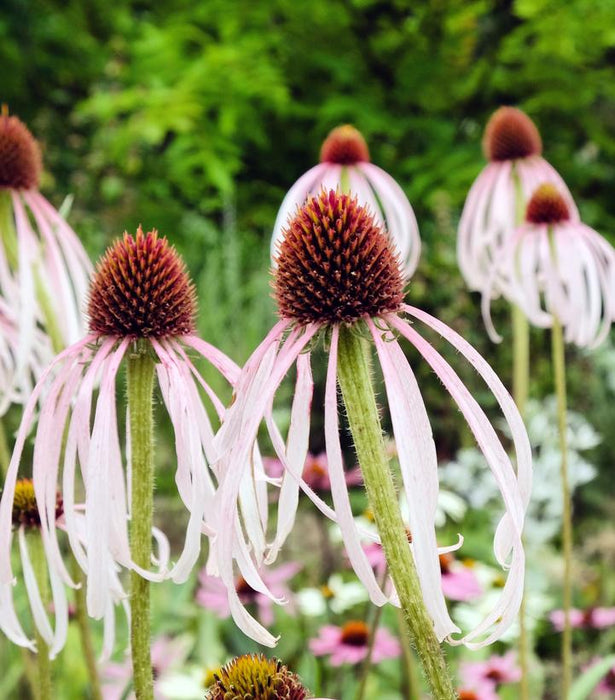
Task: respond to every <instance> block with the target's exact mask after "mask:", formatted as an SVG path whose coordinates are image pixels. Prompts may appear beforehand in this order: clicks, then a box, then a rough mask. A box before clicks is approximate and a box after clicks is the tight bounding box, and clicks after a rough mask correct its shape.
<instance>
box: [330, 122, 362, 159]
mask: <svg viewBox="0 0 615 700" xmlns="http://www.w3.org/2000/svg"><path fill="white" fill-rule="evenodd" d="M320 162H321V163H337V164H338V165H355V164H356V163H369V149H368V147H367V143H366V142H365V139H364V138H363V134H362V133H361V132H360V131H359V130H358V129H355V127H354V126H351V125H350V124H344V125H343V126H338V127H336V128H335V129H333V130H332V131H331V132H330V133H329V135H328V136H327V138H326V139H325V140H324V142H323V144H322V147H321V149H320Z"/></svg>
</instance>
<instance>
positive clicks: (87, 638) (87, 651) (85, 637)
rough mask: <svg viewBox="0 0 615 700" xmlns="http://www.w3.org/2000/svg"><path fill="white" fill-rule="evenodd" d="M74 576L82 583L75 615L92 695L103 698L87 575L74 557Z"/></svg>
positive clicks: (76, 591) (76, 600) (77, 597)
mask: <svg viewBox="0 0 615 700" xmlns="http://www.w3.org/2000/svg"><path fill="white" fill-rule="evenodd" d="M73 577H74V579H75V581H78V582H79V583H81V586H80V587H79V588H76V589H75V617H76V618H77V625H78V627H79V635H80V636H81V651H82V653H83V657H84V659H85V665H86V668H87V671H88V677H89V679H90V695H91V697H92V700H102V691H101V688H100V678H99V676H98V665H97V664H96V654H95V653H94V645H93V644H92V631H91V629H90V625H89V623H88V613H87V607H86V601H85V576H84V575H83V572H82V571H81V569H80V568H79V565H78V564H77V560H76V559H74V558H73Z"/></svg>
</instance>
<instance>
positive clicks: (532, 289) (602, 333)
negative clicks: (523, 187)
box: [482, 183, 615, 347]
mask: <svg viewBox="0 0 615 700" xmlns="http://www.w3.org/2000/svg"><path fill="white" fill-rule="evenodd" d="M482 292H483V296H482V310H483V318H484V319H485V324H486V326H487V330H488V332H489V335H490V337H491V338H492V339H493V340H494V341H496V342H497V341H499V340H501V338H500V336H499V335H498V333H497V332H496V330H495V328H494V327H493V323H492V321H491V315H490V304H491V299H492V298H493V297H495V296H498V295H500V294H501V295H502V296H504V297H505V298H506V299H507V300H508V301H510V302H511V303H514V304H516V305H517V306H518V307H519V308H520V309H521V310H522V311H523V313H524V314H525V316H526V317H527V318H528V320H529V321H530V323H532V324H534V325H535V326H539V327H542V328H550V327H551V326H553V319H554V317H555V318H557V320H558V321H559V323H561V325H562V327H563V329H564V338H565V340H566V341H568V342H571V343H575V344H576V345H578V346H580V347H595V346H597V345H599V344H600V343H601V342H602V341H603V340H604V339H605V338H606V336H607V334H608V332H609V329H610V327H611V322H612V320H613V317H614V314H615V250H614V249H613V247H612V246H611V245H610V244H609V243H608V242H607V241H606V240H605V239H604V238H603V237H602V236H601V235H600V234H599V233H597V232H596V231H594V230H593V229H591V228H590V227H589V226H586V225H585V224H583V223H582V222H581V221H579V220H578V218H577V217H575V216H572V214H571V211H570V208H569V204H568V202H567V200H566V197H565V196H564V194H563V193H562V192H561V191H560V190H558V189H557V188H556V187H555V186H554V185H552V184H549V183H544V184H541V185H540V186H539V187H537V189H536V190H535V191H534V192H533V194H532V196H531V198H530V201H529V202H528V205H527V209H526V212H525V222H524V223H523V224H522V225H521V226H519V227H518V228H517V229H516V230H515V231H514V232H513V234H512V235H511V236H510V237H509V238H508V240H507V241H506V242H505V243H504V245H503V246H502V247H501V249H500V252H499V254H498V256H497V259H496V260H494V261H493V265H492V269H491V272H490V274H489V277H488V279H487V282H486V284H485V285H484V287H483V290H482Z"/></svg>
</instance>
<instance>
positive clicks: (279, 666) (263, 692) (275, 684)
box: [206, 654, 308, 700]
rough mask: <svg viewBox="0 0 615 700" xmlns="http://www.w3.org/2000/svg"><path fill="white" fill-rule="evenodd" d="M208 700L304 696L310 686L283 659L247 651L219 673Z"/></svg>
mask: <svg viewBox="0 0 615 700" xmlns="http://www.w3.org/2000/svg"><path fill="white" fill-rule="evenodd" d="M206 697H207V699H208V700H304V698H307V697H308V695H307V690H306V688H305V687H304V686H303V684H302V683H301V681H300V680H299V677H298V676H297V675H296V674H294V673H292V672H291V671H289V670H288V668H287V667H286V666H284V664H283V663H282V662H281V661H278V660H277V659H268V658H266V657H265V656H263V655H262V654H245V655H244V656H238V657H237V658H235V659H233V660H232V661H229V663H228V664H226V665H225V666H223V667H222V668H221V669H220V671H218V673H216V674H215V682H214V684H213V685H212V686H210V688H209V690H208V691H207V696H206Z"/></svg>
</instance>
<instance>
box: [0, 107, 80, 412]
mask: <svg viewBox="0 0 615 700" xmlns="http://www.w3.org/2000/svg"><path fill="white" fill-rule="evenodd" d="M41 172H42V161H41V153H40V148H39V146H38V144H37V142H36V141H35V139H34V137H33V136H32V134H31V133H30V131H29V130H28V129H27V127H26V126H25V125H24V124H23V123H22V122H21V121H20V120H19V119H18V118H17V117H12V116H11V117H10V116H8V113H7V111H6V108H3V110H2V113H1V114H0V212H1V214H2V215H1V216H0V241H1V243H0V295H1V296H2V298H3V300H4V301H5V302H6V305H7V306H8V308H9V309H10V310H11V313H12V314H14V323H15V325H16V328H17V332H16V334H15V342H14V347H13V348H12V351H11V352H12V354H13V355H14V357H15V358H16V359H15V368H14V372H12V373H11V374H10V375H9V380H10V381H8V380H7V382H3V384H4V385H3V386H0V413H1V412H3V411H4V410H6V408H7V406H8V405H9V404H10V403H11V402H12V401H22V402H23V401H24V397H27V396H28V395H29V393H30V391H31V388H32V379H33V380H34V381H36V380H37V379H38V377H39V376H40V365H41V362H40V360H41V358H44V360H43V364H47V362H49V361H50V360H51V358H52V357H53V353H52V350H51V348H52V345H53V346H54V347H55V349H56V350H58V349H60V348H63V347H65V346H66V345H68V344H69V343H71V342H74V341H75V340H77V338H79V337H81V336H82V334H83V330H84V324H83V318H82V314H81V311H82V306H83V303H84V301H85V294H86V291H87V287H88V280H89V276H90V272H91V263H90V261H89V258H88V256H87V254H86V252H85V250H84V249H83V246H82V245H81V243H80V241H79V239H78V238H77V236H76V234H75V233H74V231H73V230H72V229H71V228H70V227H69V226H68V224H67V223H66V221H64V219H63V218H62V217H61V216H60V214H59V213H58V212H57V211H56V210H55V209H54V208H53V207H52V206H51V204H50V203H49V202H48V201H47V200H46V199H45V198H44V197H43V196H42V195H41V194H40V192H39V191H38V186H39V181H40V176H41ZM45 336H47V337H45Z"/></svg>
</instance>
